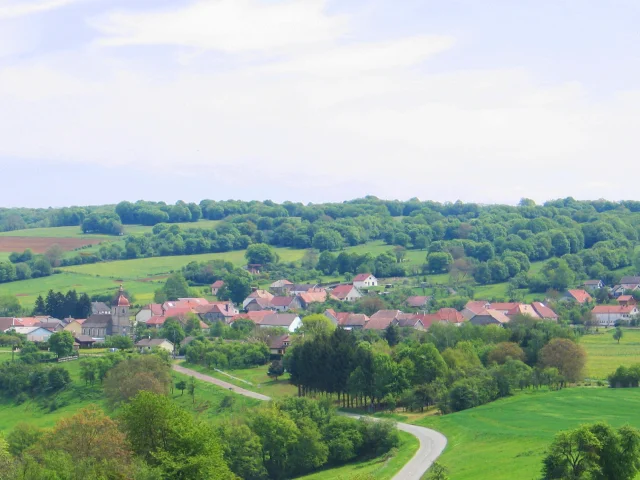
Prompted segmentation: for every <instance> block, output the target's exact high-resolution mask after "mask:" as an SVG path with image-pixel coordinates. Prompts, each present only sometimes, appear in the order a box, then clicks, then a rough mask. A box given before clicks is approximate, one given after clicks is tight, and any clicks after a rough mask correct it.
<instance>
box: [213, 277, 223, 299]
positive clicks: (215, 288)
mask: <svg viewBox="0 0 640 480" xmlns="http://www.w3.org/2000/svg"><path fill="white" fill-rule="evenodd" d="M222 287H224V281H222V280H216V281H215V282H213V283H212V284H211V295H218V292H219V291H220V289H221V288H222Z"/></svg>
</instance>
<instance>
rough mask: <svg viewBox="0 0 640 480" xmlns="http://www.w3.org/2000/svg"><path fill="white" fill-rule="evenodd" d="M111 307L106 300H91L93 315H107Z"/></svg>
mask: <svg viewBox="0 0 640 480" xmlns="http://www.w3.org/2000/svg"><path fill="white" fill-rule="evenodd" d="M109 313H111V308H109V306H108V305H107V304H106V303H104V302H91V315H107V314H109Z"/></svg>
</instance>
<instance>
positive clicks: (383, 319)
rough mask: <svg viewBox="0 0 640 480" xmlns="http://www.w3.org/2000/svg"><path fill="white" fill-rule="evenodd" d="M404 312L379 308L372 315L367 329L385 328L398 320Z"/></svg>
mask: <svg viewBox="0 0 640 480" xmlns="http://www.w3.org/2000/svg"><path fill="white" fill-rule="evenodd" d="M401 314H402V312H401V311H400V310H378V311H377V312H376V313H374V314H373V315H371V317H370V318H369V321H368V322H367V324H366V325H365V326H364V329H365V330H384V329H385V328H387V327H388V326H389V325H391V324H392V323H394V322H396V321H397V320H398V317H399V316H400V315H401Z"/></svg>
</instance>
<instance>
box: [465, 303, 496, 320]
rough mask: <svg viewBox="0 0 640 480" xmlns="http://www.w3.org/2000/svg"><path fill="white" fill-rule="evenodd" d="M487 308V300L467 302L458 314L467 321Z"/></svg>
mask: <svg viewBox="0 0 640 480" xmlns="http://www.w3.org/2000/svg"><path fill="white" fill-rule="evenodd" d="M489 306H490V304H489V302H488V301H487V300H469V301H468V302H467V304H466V305H465V306H464V308H463V309H462V312H460V313H461V314H462V316H463V317H464V318H466V319H467V320H471V318H472V317H473V316H474V315H478V314H479V313H480V312H482V311H484V310H486V309H487V308H489Z"/></svg>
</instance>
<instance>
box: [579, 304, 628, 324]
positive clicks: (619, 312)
mask: <svg viewBox="0 0 640 480" xmlns="http://www.w3.org/2000/svg"><path fill="white" fill-rule="evenodd" d="M591 313H592V314H593V316H594V317H595V319H596V322H597V323H598V325H600V326H603V327H613V326H615V324H616V322H618V321H623V322H627V321H629V320H631V317H632V316H634V315H637V314H638V307H637V306H636V305H626V306H625V305H597V306H595V307H593V310H591Z"/></svg>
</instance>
